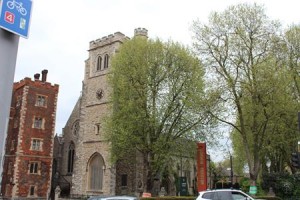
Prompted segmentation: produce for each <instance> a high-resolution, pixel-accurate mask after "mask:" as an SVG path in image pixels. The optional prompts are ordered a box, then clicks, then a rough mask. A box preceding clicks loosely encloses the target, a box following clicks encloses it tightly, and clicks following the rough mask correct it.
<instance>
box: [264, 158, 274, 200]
mask: <svg viewBox="0 0 300 200" xmlns="http://www.w3.org/2000/svg"><path fill="white" fill-rule="evenodd" d="M266 165H267V167H268V173H269V174H270V173H271V161H270V160H269V159H268V160H267V162H266ZM268 195H269V196H274V192H273V188H272V187H271V186H270V187H269V192H268Z"/></svg>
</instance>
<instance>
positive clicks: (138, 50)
mask: <svg viewBox="0 0 300 200" xmlns="http://www.w3.org/2000/svg"><path fill="white" fill-rule="evenodd" d="M203 74H204V72H203V68H202V65H201V63H200V62H199V60H198V59H197V58H196V57H195V55H194V54H193V53H192V52H191V51H190V50H189V49H188V48H186V47H183V46H182V45H180V44H178V43H174V42H171V41H170V42H166V43H164V42H162V41H160V40H159V39H156V40H151V39H146V38H144V37H134V38H133V39H131V40H128V41H126V42H125V43H124V44H123V45H122V46H121V47H120V49H119V51H118V53H117V54H116V55H115V57H114V58H113V61H112V73H111V76H110V78H109V80H110V84H111V88H112V90H113V91H112V95H111V101H112V104H111V105H112V110H113V112H112V113H111V116H110V117H109V118H108V120H107V123H106V129H107V130H106V133H107V137H108V139H109V140H110V141H111V143H112V149H111V152H112V156H113V160H114V161H117V160H120V159H126V158H128V157H129V156H128V155H133V154H132V153H133V152H134V153H137V155H141V157H142V158H143V163H144V168H143V170H144V175H145V179H144V180H143V182H144V184H143V185H144V186H146V188H145V190H146V191H151V188H152V183H153V179H154V177H156V176H157V175H162V174H163V173H164V171H165V169H167V168H168V166H167V165H172V157H174V155H179V154H181V152H182V151H184V153H186V154H192V156H194V155H195V154H194V152H195V151H194V150H195V146H194V145H190V142H188V143H187V142H182V140H183V139H185V141H198V140H201V141H203V140H205V138H206V137H207V135H206V133H205V132H204V131H203V127H204V126H205V125H206V124H207V123H208V122H209V120H210V119H209V118H208V116H207V115H206V112H204V111H203V107H205V106H207V105H206V104H205V100H204V99H205V94H204V90H203V88H204V81H203ZM192 144H194V143H192ZM191 149H192V150H191ZM134 155H135V154H134Z"/></svg>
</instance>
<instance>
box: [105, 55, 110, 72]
mask: <svg viewBox="0 0 300 200" xmlns="http://www.w3.org/2000/svg"><path fill="white" fill-rule="evenodd" d="M108 60H109V56H108V54H105V56H104V69H107V68H108Z"/></svg>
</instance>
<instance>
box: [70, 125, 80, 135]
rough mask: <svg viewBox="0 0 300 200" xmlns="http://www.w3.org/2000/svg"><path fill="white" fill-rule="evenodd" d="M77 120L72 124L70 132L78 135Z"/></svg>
mask: <svg viewBox="0 0 300 200" xmlns="http://www.w3.org/2000/svg"><path fill="white" fill-rule="evenodd" d="M79 128H80V127H79V121H76V122H75V123H74V124H73V129H72V132H73V134H74V135H76V136H77V135H78V133H79Z"/></svg>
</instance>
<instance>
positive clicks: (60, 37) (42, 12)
mask: <svg viewBox="0 0 300 200" xmlns="http://www.w3.org/2000/svg"><path fill="white" fill-rule="evenodd" d="M243 2H252V3H253V2H256V3H258V4H260V5H263V6H264V7H265V9H266V14H267V15H268V16H269V17H270V18H271V19H277V20H279V21H281V23H282V24H283V25H284V26H288V25H290V24H292V23H294V24H299V20H300V12H299V9H300V1H299V0H284V1H282V0H256V1H254V0H248V1H246V0H244V1H242V0H241V1H239V0H184V1H183V0H106V1H104V0H33V8H32V16H31V19H32V20H31V25H30V32H29V38H28V39H23V38H20V42H19V51H18V59H17V65H16V73H15V81H19V80H21V79H23V78H24V77H30V78H32V79H33V75H34V74H35V73H40V72H41V71H42V70H43V69H48V71H49V72H48V78H47V81H48V82H51V83H56V84H59V85H60V91H59V94H58V107H57V116H56V133H58V134H61V132H62V128H63V127H64V125H65V123H66V121H67V120H68V117H69V115H70V113H71V112H72V109H73V108H74V105H75V103H76V101H77V100H78V98H79V96H80V92H81V86H82V80H83V73H84V66H85V64H84V61H85V60H86V59H87V58H88V52H87V50H88V47H89V42H90V41H92V40H95V39H98V38H101V37H103V36H107V35H109V34H112V33H115V32H118V31H119V32H122V33H124V34H125V35H126V36H128V37H132V36H133V33H134V29H135V28H138V27H142V28H146V29H148V36H149V37H150V38H156V37H159V38H161V39H163V40H168V39H172V40H174V41H177V42H180V43H183V44H186V45H191V36H192V33H191V31H190V26H191V24H192V22H193V21H194V20H197V19H199V20H200V21H203V22H206V21H207V18H208V15H209V13H210V12H212V11H222V10H224V9H226V8H227V7H228V6H230V5H235V4H237V3H243Z"/></svg>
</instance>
